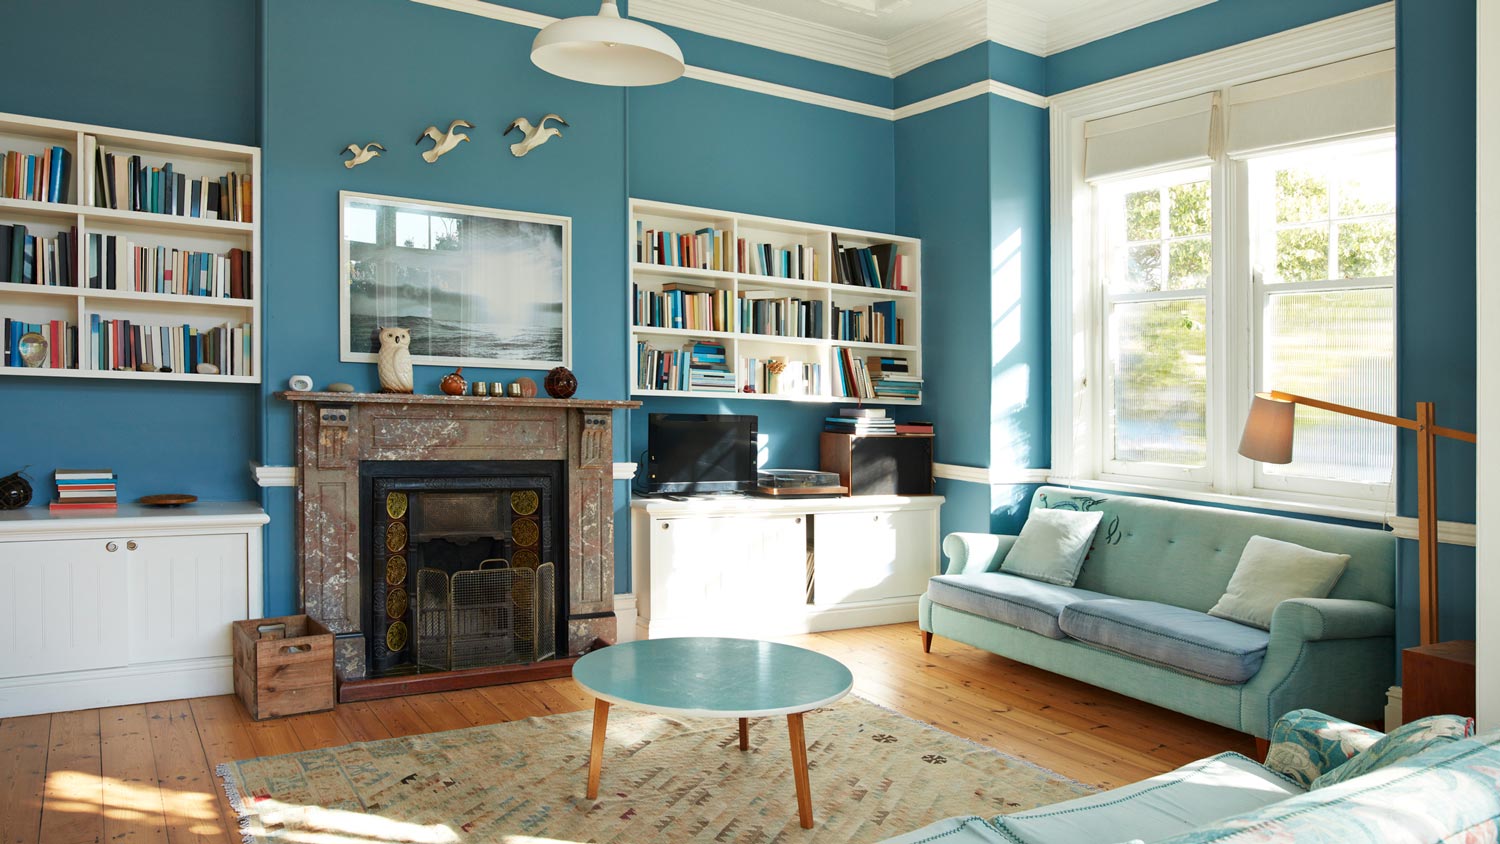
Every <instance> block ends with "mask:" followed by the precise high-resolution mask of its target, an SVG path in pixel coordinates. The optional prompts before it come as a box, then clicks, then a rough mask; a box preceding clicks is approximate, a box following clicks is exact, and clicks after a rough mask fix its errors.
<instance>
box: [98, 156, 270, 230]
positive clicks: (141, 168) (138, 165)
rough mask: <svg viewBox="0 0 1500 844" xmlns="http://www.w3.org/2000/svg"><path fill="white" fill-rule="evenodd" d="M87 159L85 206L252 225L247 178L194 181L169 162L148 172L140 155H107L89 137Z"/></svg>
mask: <svg viewBox="0 0 1500 844" xmlns="http://www.w3.org/2000/svg"><path fill="white" fill-rule="evenodd" d="M85 153H86V154H87V158H86V159H85V161H87V162H88V163H89V171H90V172H89V173H87V174H86V175H87V177H88V192H89V196H88V198H87V200H88V201H87V204H89V205H93V206H95V207H98V208H116V209H122V210H129V211H144V212H147V213H152V214H172V215H174V216H177V217H200V218H202V219H205V220H233V221H235V222H241V223H250V222H254V219H253V218H254V213H253V209H254V207H255V202H254V190H253V186H252V184H251V178H250V176H249V175H246V174H242V173H235V172H233V171H231V172H229V173H226V174H224V175H223V176H220V177H218V178H217V179H215V178H213V177H204V178H193V177H190V176H188V175H187V174H186V173H183V172H182V171H180V170H177V169H176V168H175V167H174V166H173V165H172V163H171V162H167V163H165V164H163V165H162V166H160V167H152V166H151V165H149V164H147V163H146V162H145V161H144V160H142V159H141V157H140V156H139V155H128V156H127V155H123V154H120V155H116V154H115V153H112V152H106V151H105V149H104V148H103V147H101V146H99V145H98V142H97V140H96V139H95V138H94V137H93V136H92V135H90V136H88V137H86V138H85Z"/></svg>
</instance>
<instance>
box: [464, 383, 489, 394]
mask: <svg viewBox="0 0 1500 844" xmlns="http://www.w3.org/2000/svg"><path fill="white" fill-rule="evenodd" d="M489 394H490V382H488V381H475V382H474V383H473V384H470V385H469V395H471V396H488V395H489Z"/></svg>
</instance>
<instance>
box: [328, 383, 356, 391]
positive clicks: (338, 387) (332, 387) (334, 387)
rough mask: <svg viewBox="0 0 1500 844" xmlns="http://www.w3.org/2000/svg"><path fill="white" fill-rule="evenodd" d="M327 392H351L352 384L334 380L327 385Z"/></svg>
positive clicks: (352, 389)
mask: <svg viewBox="0 0 1500 844" xmlns="http://www.w3.org/2000/svg"><path fill="white" fill-rule="evenodd" d="M328 392H330V393H352V392H354V385H353V384H345V383H344V382H343V381H335V382H333V383H332V384H329V385H328Z"/></svg>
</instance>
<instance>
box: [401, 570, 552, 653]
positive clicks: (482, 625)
mask: <svg viewBox="0 0 1500 844" xmlns="http://www.w3.org/2000/svg"><path fill="white" fill-rule="evenodd" d="M556 590H557V574H556V569H555V567H554V566H553V564H552V563H543V564H541V565H539V566H537V567H536V569H535V570H533V569H530V568H521V567H516V568H511V567H509V566H506V565H504V561H486V562H485V563H484V564H481V566H480V568H479V569H478V570H472V571H461V572H457V573H455V574H454V575H453V577H452V578H449V577H448V575H447V573H445V572H443V571H441V570H439V569H431V568H424V569H422V570H421V571H419V572H417V606H416V617H415V620H414V623H415V625H416V630H417V633H416V640H417V654H416V656H417V665H419V666H421V667H423V668H433V669H438V670H442V671H455V670H459V669H463V668H481V667H486V666H493V665H516V664H524V663H529V662H538V661H540V660H544V659H553V658H555V657H556V656H557V644H556V640H557V636H556V635H555V634H554V630H555V628H556V624H557V597H556V595H557V591H556ZM538 643H540V644H538Z"/></svg>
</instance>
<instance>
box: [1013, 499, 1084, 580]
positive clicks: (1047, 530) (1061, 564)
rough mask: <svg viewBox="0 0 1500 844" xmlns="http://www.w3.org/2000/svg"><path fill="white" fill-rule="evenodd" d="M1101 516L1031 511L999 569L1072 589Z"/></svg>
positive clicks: (1078, 511)
mask: <svg viewBox="0 0 1500 844" xmlns="http://www.w3.org/2000/svg"><path fill="white" fill-rule="evenodd" d="M1102 515H1103V514H1101V513H1096V512H1084V511H1081V510H1033V511H1032V512H1031V515H1030V516H1028V517H1027V518H1026V524H1024V525H1022V526H1021V535H1020V536H1019V537H1017V538H1016V544H1015V545H1012V546H1011V547H1010V551H1009V552H1007V553H1006V555H1005V560H1004V561H1002V562H1001V563H1000V570H1001V571H1003V572H1005V573H1006V574H1019V575H1020V576H1022V577H1029V578H1031V579H1033V580H1042V581H1045V582H1047V583H1055V584H1057V585H1059V586H1072V585H1073V583H1074V581H1076V580H1078V570H1079V569H1080V568H1082V567H1083V558H1084V557H1086V556H1088V553H1089V546H1090V545H1092V544H1093V543H1094V533H1095V531H1097V530H1098V529H1099V519H1100V518H1101V517H1102Z"/></svg>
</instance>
